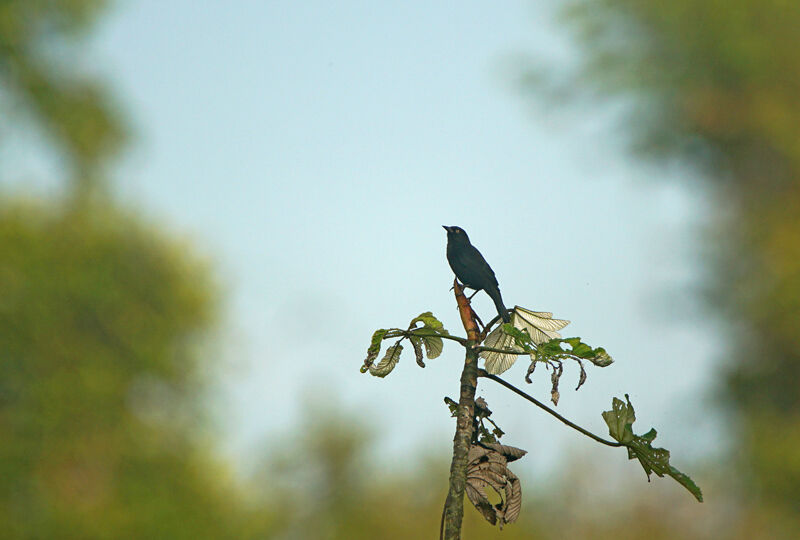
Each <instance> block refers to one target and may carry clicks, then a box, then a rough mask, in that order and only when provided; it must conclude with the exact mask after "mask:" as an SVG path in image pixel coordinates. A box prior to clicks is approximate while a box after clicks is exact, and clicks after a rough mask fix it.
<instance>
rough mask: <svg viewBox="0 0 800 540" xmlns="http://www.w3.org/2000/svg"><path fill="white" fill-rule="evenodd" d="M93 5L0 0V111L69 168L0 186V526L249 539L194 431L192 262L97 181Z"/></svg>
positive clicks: (242, 512)
mask: <svg viewBox="0 0 800 540" xmlns="http://www.w3.org/2000/svg"><path fill="white" fill-rule="evenodd" d="M104 5H105V2H102V1H95V0H58V1H54V0H0V118H2V119H3V122H6V123H7V125H9V124H10V123H12V122H13V125H14V127H15V128H16V127H20V128H21V129H23V130H35V131H36V132H37V133H39V134H40V135H44V136H43V137H38V138H37V140H42V141H43V143H44V144H43V146H44V148H42V151H44V152H50V153H55V154H56V155H57V156H58V157H59V161H60V162H61V163H63V165H64V168H65V169H66V171H67V174H66V175H65V176H66V179H67V181H68V182H69V187H68V189H67V190H66V193H67V196H66V197H65V199H64V200H41V201H35V200H33V201H31V200H29V201H27V202H23V201H21V200H11V199H9V198H8V197H7V196H6V197H3V198H2V199H1V200H0V478H2V481H0V523H2V533H0V536H2V537H3V538H8V539H15V538H76V539H77V538H81V539H84V538H109V539H110V538H169V539H175V538H186V539H190V538H191V539H194V538H209V539H211V538H213V539H219V538H248V537H252V536H258V537H263V533H264V531H265V530H266V528H267V526H268V523H269V521H270V519H271V517H270V516H271V513H270V512H267V511H263V509H262V511H260V512H258V513H256V512H255V509H254V508H253V507H252V506H249V505H247V504H245V501H244V498H245V497H244V493H242V492H241V490H240V486H238V485H237V484H236V483H234V482H233V481H232V480H231V479H230V478H229V473H228V472H227V471H226V470H225V469H224V468H223V467H221V465H220V462H219V461H218V460H217V459H215V458H214V456H213V454H212V451H211V449H210V448H205V445H204V444H202V443H200V442H199V441H200V439H201V438H200V436H199V435H202V432H203V429H204V428H205V427H206V426H207V423H206V422H205V415H204V414H203V410H202V407H201V406H200V405H201V402H202V399H203V398H204V397H206V396H205V395H204V388H205V386H204V384H203V383H204V381H205V380H206V378H207V376H208V373H207V370H206V367H207V366H206V359H207V357H206V356H205V355H204V354H203V348H202V346H203V343H204V342H206V341H208V336H209V333H210V332H211V330H212V329H213V324H214V322H215V314H216V312H217V307H216V306H217V302H216V300H217V295H216V293H215V288H214V286H213V282H212V278H211V274H210V272H209V269H208V268H207V267H206V266H205V265H204V264H202V263H201V262H200V261H199V259H198V258H197V257H196V256H194V255H192V254H191V253H190V251H189V250H188V249H187V248H186V247H184V246H182V245H180V244H179V243H177V242H175V241H172V240H170V239H169V238H167V237H166V236H165V235H164V234H163V233H161V232H159V231H158V230H156V229H155V228H153V227H150V226H148V225H147V224H145V223H144V222H142V221H141V220H140V219H138V218H136V217H135V216H134V215H132V214H130V213H129V212H127V211H125V210H124V209H122V208H121V207H120V205H119V204H118V203H116V201H114V200H112V198H111V197H110V196H109V195H108V193H106V192H105V190H104V189H102V188H103V184H104V182H105V166H106V165H107V164H108V163H110V161H111V159H112V158H113V157H114V156H115V155H116V154H117V153H118V152H119V150H121V148H122V143H123V141H124V133H125V129H124V126H123V124H122V122H121V120H120V119H121V117H122V115H121V114H120V113H119V111H118V110H117V109H116V108H115V107H114V105H113V102H112V101H113V100H112V99H111V98H110V95H109V94H108V93H107V92H106V91H105V90H104V88H103V85H102V84H101V83H100V82H99V81H97V80H96V79H95V78H93V77H92V76H90V75H88V74H87V73H86V72H85V68H86V66H82V65H81V62H80V59H81V58H82V57H83V55H82V51H81V48H80V45H81V39H80V38H81V37H82V36H83V35H84V34H85V33H86V31H87V30H89V28H90V27H91V23H92V22H93V21H94V20H95V18H96V17H97V16H98V15H99V14H100V12H101V11H102V8H103V7H104ZM3 142H4V140H3V139H0V144H2V143H3ZM3 180H4V179H3V178H0V185H1V183H2V181H3ZM90 195H91V196H90Z"/></svg>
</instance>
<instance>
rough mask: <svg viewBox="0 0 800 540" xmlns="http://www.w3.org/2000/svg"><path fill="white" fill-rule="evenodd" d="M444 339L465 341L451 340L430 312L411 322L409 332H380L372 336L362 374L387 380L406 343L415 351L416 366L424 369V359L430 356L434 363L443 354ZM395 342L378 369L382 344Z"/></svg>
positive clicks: (385, 330)
mask: <svg viewBox="0 0 800 540" xmlns="http://www.w3.org/2000/svg"><path fill="white" fill-rule="evenodd" d="M443 337H445V338H448V339H454V340H456V341H462V338H454V337H452V336H450V334H449V332H448V331H447V330H445V328H444V325H443V324H442V323H441V321H439V319H437V318H436V317H434V316H433V313H431V312H430V311H426V312H425V313H421V314H420V315H419V316H418V317H415V318H413V319H411V322H410V323H409V325H408V328H407V329H405V330H402V329H400V328H388V329H385V328H381V329H379V330H376V331H375V333H373V334H372V339H371V340H370V345H369V348H368V349H367V357H366V359H365V360H364V364H363V365H362V366H361V373H366V372H367V371H369V373H370V374H371V375H374V376H375V377H386V376H387V375H388V374H389V373H391V372H392V370H394V368H395V366H397V363H398V362H399V361H400V354H401V353H402V352H403V346H402V345H401V343H402V342H403V340H406V339H407V340H409V341H410V342H411V346H412V347H413V349H414V356H415V358H416V360H417V365H419V367H423V368H424V367H425V362H424V361H423V358H424V356H427V357H428V359H429V360H433V359H434V358H437V357H438V356H439V355H440V354H442V350H443V349H444V343H443V342H442V338H443ZM395 338H398V339H397V341H396V342H395V343H394V344H393V345H391V346H389V347H388V348H387V349H386V352H385V354H384V356H383V358H382V359H381V360H380V362H378V364H377V365H375V364H374V362H375V360H376V359H377V358H378V355H379V354H380V352H381V345H382V344H383V341H384V340H387V339H395ZM423 349H424V352H425V354H424V356H423Z"/></svg>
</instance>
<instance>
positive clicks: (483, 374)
mask: <svg viewBox="0 0 800 540" xmlns="http://www.w3.org/2000/svg"><path fill="white" fill-rule="evenodd" d="M478 377H486V378H487V379H491V380H493V381H494V382H496V383H498V384H500V385H502V386H505V387H506V388H508V389H509V390H511V391H512V392H514V393H515V394H518V395H520V396H522V397H524V398H525V399H527V400H528V401H530V402H531V403H533V404H534V405H536V406H537V407H539V408H540V409H543V410H544V411H546V412H548V413H550V414H552V415H553V416H555V417H556V418H558V419H559V420H560V421H561V422H563V423H564V424H566V425H568V426H569V427H571V428H572V429H574V430H576V431H579V432H581V433H583V434H584V435H586V436H587V437H589V438H591V439H594V440H595V441H597V442H599V443H602V444H605V445H606V446H614V447H619V446H625V445H624V444H622V443H619V442H615V441H609V440H606V439H604V438H602V437H598V436H597V435H595V434H594V433H592V432H591V431H588V430H586V429H583V428H582V427H581V426H579V425H578V424H575V423H573V422H570V421H569V420H567V419H566V418H564V417H563V416H561V415H560V414H558V413H557V412H556V411H554V410H553V409H551V408H550V407H548V406H547V405H545V404H544V403H542V402H541V401H539V400H538V399H536V398H535V397H533V396H531V395H529V394H526V393H525V392H523V391H522V390H520V389H519V388H517V387H516V386H514V385H513V384H511V383H508V382H506V381H504V380H503V379H501V378H500V377H498V376H497V375H492V374H491V373H488V372H487V371H486V370H485V369H479V370H478Z"/></svg>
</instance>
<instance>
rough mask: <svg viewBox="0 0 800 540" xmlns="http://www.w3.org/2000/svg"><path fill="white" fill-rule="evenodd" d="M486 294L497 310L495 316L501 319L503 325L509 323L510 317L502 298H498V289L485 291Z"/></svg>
mask: <svg viewBox="0 0 800 540" xmlns="http://www.w3.org/2000/svg"><path fill="white" fill-rule="evenodd" d="M486 294H488V295H489V297H490V298H491V299H492V300H493V301H494V306H495V307H496V308H497V314H498V315H500V317H501V318H502V319H503V322H504V323H507V322H511V317H510V316H509V314H508V310H507V309H506V306H505V305H504V304H503V297H502V296H500V288H499V287H494V288H492V289H486Z"/></svg>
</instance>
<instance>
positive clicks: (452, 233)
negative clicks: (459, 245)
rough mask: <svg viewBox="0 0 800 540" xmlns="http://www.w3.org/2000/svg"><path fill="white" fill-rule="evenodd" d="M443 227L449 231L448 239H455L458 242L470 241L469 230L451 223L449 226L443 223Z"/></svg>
mask: <svg viewBox="0 0 800 540" xmlns="http://www.w3.org/2000/svg"><path fill="white" fill-rule="evenodd" d="M442 227H444V230H446V231H447V240H448V241H449V240H454V241H456V242H469V236H467V232H466V231H465V230H464V229H462V228H461V227H458V226H456V225H451V226H449V227H448V226H447V225H442Z"/></svg>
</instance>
